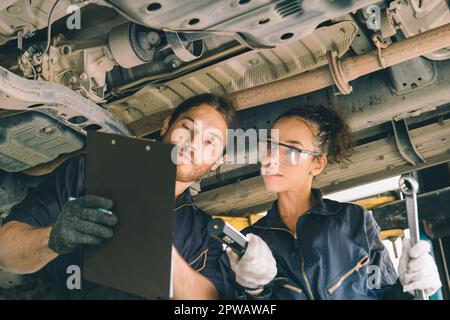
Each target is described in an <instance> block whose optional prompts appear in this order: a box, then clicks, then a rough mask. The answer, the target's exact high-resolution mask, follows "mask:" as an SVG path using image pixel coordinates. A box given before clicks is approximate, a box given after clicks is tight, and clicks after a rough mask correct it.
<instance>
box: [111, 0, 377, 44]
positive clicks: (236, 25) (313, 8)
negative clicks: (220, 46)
mask: <svg viewBox="0 0 450 320" xmlns="http://www.w3.org/2000/svg"><path fill="white" fill-rule="evenodd" d="M108 2H109V3H112V4H114V5H115V7H116V9H118V10H121V11H122V12H124V13H125V14H126V15H128V16H130V17H131V18H132V19H134V20H135V21H137V22H139V23H140V24H143V25H146V26H148V27H151V28H155V29H168V30H174V31H189V32H193V31H200V30H205V31H211V32H218V33H219V34H236V33H240V34H242V35H243V36H244V38H246V39H248V40H249V41H248V42H249V43H257V44H258V45H259V46H260V47H263V46H267V47H273V46H278V45H280V44H284V43H287V42H290V41H295V40H299V39H301V38H304V37H305V36H308V35H309V34H311V33H312V32H313V31H314V29H315V28H316V27H317V26H318V25H319V24H321V23H322V22H325V21H328V20H331V19H334V18H337V17H340V16H342V15H345V14H347V13H349V12H354V11H356V10H358V9H361V8H364V7H365V6H368V5H370V4H373V3H375V2H377V0H335V1H329V0H165V1H150V2H149V1H147V0H137V1H128V0H127V1H125V0H109V1H108ZM243 30H245V32H244V31H243Z"/></svg>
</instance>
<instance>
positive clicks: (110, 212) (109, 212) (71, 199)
mask: <svg viewBox="0 0 450 320" xmlns="http://www.w3.org/2000/svg"><path fill="white" fill-rule="evenodd" d="M76 199H77V198H74V197H69V198H68V200H69V201H73V200H76ZM97 211H98V212H101V213H104V214H112V211H110V210H106V209H103V208H97Z"/></svg>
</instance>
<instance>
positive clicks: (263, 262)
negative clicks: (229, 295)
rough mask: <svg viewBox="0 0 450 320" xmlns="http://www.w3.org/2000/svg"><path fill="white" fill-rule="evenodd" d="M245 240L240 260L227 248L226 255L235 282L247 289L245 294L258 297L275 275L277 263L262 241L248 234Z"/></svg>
mask: <svg viewBox="0 0 450 320" xmlns="http://www.w3.org/2000/svg"><path fill="white" fill-rule="evenodd" d="M247 240H248V245H247V249H246V251H245V253H244V255H243V256H242V257H241V258H239V256H238V255H237V254H236V253H235V252H233V251H232V250H231V249H230V248H227V254H228V257H229V258H230V264H231V269H232V270H233V272H234V273H235V275H236V282H237V283H238V284H239V285H241V286H242V287H244V288H247V290H246V292H247V293H249V294H251V295H258V294H260V293H261V292H262V291H263V290H264V288H262V287H263V286H265V285H267V284H269V283H270V282H271V281H272V280H273V279H274V278H275V276H276V275H277V263H276V261H275V258H274V257H273V255H272V251H271V250H270V248H269V246H268V245H267V244H266V242H265V241H264V240H263V239H261V238H260V237H258V236H257V235H254V234H252V233H250V234H248V235H247Z"/></svg>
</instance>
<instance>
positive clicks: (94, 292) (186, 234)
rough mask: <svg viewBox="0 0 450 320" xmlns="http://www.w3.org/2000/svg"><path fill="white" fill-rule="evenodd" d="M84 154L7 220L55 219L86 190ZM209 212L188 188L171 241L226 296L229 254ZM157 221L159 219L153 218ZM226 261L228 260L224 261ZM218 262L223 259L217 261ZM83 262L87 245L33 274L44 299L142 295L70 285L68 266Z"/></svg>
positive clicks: (39, 222) (43, 222)
mask: <svg viewBox="0 0 450 320" xmlns="http://www.w3.org/2000/svg"><path fill="white" fill-rule="evenodd" d="M85 190H86V189H85V156H84V155H83V156H78V157H76V158H73V159H70V160H68V161H66V162H65V163H64V164H63V165H61V166H60V167H59V168H58V169H56V170H55V171H54V172H53V173H52V174H50V175H49V176H48V177H46V178H45V179H44V181H43V182H42V183H41V184H40V185H39V186H37V187H36V188H34V189H33V190H31V191H30V192H29V193H28V195H27V197H26V198H25V199H24V201H22V202H21V203H19V204H18V205H16V206H14V207H13V208H12V210H11V214H10V215H9V216H8V217H7V218H6V220H5V224H6V223H8V222H10V221H19V222H23V223H27V224H29V225H31V226H34V227H48V226H51V225H53V224H54V223H55V222H56V220H57V218H58V216H59V214H60V212H61V210H62V208H63V206H64V205H65V204H66V202H67V201H68V198H69V197H75V198H76V197H80V196H82V195H84V194H85ZM210 219H211V217H210V216H209V215H207V214H206V213H204V212H203V211H201V210H200V209H198V208H197V207H195V205H194V204H193V200H192V197H191V195H190V193H189V190H186V192H184V193H183V194H182V195H181V196H180V197H178V199H177V200H176V204H175V215H174V235H173V244H174V246H175V247H176V248H177V250H178V251H179V253H180V255H181V256H182V257H183V258H184V259H185V260H186V261H187V263H189V264H190V265H191V267H192V268H193V269H194V270H196V271H198V272H200V273H201V274H203V275H204V276H205V277H206V278H208V279H209V280H210V281H211V282H212V283H213V285H214V286H215V287H216V289H217V291H218V293H219V296H221V297H225V296H226V295H227V294H226V290H227V282H226V281H224V279H223V276H222V273H224V272H225V271H223V270H224V268H227V266H226V262H227V261H228V260H227V259H225V260H222V262H220V261H219V260H220V258H221V255H222V253H223V248H222V245H221V244H220V243H219V242H217V241H215V240H213V239H212V238H210V236H209V235H208V233H207V229H206V225H207V223H208V222H209V220H210ZM155 223H157V222H155ZM224 263H225V265H224ZM219 264H220V265H219ZM70 265H77V266H80V267H81V268H82V266H83V248H82V246H80V247H79V248H77V249H76V250H75V251H74V252H72V253H69V254H65V255H60V256H58V257H57V258H56V259H55V260H53V261H52V262H50V263H49V264H47V266H45V268H44V269H43V270H41V271H39V272H38V273H36V274H33V275H30V276H31V277H39V278H40V279H46V281H47V283H48V285H49V288H48V289H49V290H48V292H47V293H46V295H45V296H42V297H38V298H41V299H46V298H49V299H139V297H137V296H133V295H130V294H127V293H123V292H120V291H118V290H114V289H111V288H107V287H105V286H100V285H98V284H94V283H90V282H88V281H83V283H82V289H81V290H76V289H73V290H69V289H68V288H67V284H66V282H67V278H68V276H69V275H68V274H67V268H68V266H70Z"/></svg>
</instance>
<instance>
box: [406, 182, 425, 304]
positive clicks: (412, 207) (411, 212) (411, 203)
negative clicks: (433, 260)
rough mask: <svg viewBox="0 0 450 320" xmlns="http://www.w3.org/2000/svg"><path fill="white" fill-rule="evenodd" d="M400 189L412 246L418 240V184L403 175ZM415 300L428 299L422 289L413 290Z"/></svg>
mask: <svg viewBox="0 0 450 320" xmlns="http://www.w3.org/2000/svg"><path fill="white" fill-rule="evenodd" d="M399 185H400V191H401V192H402V193H403V195H404V197H405V201H406V213H407V215H408V228H409V234H410V237H411V246H414V245H415V244H416V243H417V242H418V241H419V240H420V233H419V217H418V211H417V191H418V190H419V185H418V183H417V181H416V180H415V179H414V178H413V177H411V176H409V175H403V176H401V178H400V181H399ZM414 295H415V300H428V297H427V296H426V295H425V292H424V290H415V292H414Z"/></svg>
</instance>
